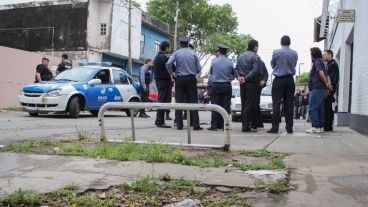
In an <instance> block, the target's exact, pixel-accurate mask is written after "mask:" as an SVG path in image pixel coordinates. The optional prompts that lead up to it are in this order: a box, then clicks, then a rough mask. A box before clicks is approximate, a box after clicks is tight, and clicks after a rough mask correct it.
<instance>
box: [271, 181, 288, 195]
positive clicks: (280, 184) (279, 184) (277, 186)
mask: <svg viewBox="0 0 368 207" xmlns="http://www.w3.org/2000/svg"><path fill="white" fill-rule="evenodd" d="M287 191H288V188H287V184H286V181H285V180H283V179H280V180H277V181H274V182H271V183H270V184H269V185H268V192H270V193H274V194H280V193H285V192H287Z"/></svg>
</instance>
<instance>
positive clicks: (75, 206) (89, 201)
mask: <svg viewBox="0 0 368 207" xmlns="http://www.w3.org/2000/svg"><path fill="white" fill-rule="evenodd" d="M115 205H116V200H115V199H105V200H101V199H98V198H96V197H92V196H86V195H82V196H77V197H75V198H74V199H73V200H72V201H71V205H70V206H71V207H90V206H93V207H113V206H115Z"/></svg>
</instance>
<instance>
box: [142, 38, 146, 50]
mask: <svg viewBox="0 0 368 207" xmlns="http://www.w3.org/2000/svg"><path fill="white" fill-rule="evenodd" d="M145 40H146V36H145V35H142V36H141V54H144V45H145Z"/></svg>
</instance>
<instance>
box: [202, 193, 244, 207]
mask: <svg viewBox="0 0 368 207" xmlns="http://www.w3.org/2000/svg"><path fill="white" fill-rule="evenodd" d="M206 206H207V207H218V206H223V207H225V206H226V207H230V206H242V207H248V206H249V203H248V201H247V199H246V198H242V197H240V196H239V195H230V196H228V197H226V198H214V199H213V200H212V201H210V202H209V203H208V204H207V205H206Z"/></svg>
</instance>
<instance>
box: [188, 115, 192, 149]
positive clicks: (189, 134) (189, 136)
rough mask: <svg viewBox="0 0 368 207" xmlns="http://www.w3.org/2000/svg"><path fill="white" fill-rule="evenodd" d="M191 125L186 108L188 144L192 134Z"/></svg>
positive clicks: (190, 141)
mask: <svg viewBox="0 0 368 207" xmlns="http://www.w3.org/2000/svg"><path fill="white" fill-rule="evenodd" d="M190 128H191V126H190V111H189V110H187V131H188V144H192V135H191V129H190Z"/></svg>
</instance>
